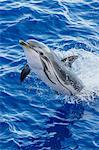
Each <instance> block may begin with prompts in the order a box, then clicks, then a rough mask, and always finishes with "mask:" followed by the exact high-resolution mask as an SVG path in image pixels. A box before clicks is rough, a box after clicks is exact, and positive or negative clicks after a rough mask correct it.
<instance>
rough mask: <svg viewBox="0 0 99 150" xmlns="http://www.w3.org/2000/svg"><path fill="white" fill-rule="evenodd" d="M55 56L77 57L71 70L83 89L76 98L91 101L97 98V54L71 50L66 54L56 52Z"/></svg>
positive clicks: (98, 93)
mask: <svg viewBox="0 0 99 150" xmlns="http://www.w3.org/2000/svg"><path fill="white" fill-rule="evenodd" d="M56 54H57V55H58V56H60V57H61V58H64V56H69V55H78V56H79V57H78V59H77V60H76V61H75V62H74V63H73V65H72V70H73V71H74V72H75V73H76V74H77V76H78V77H79V78H80V79H81V81H82V82H83V84H84V89H83V90H82V91H81V93H79V94H78V95H77V97H78V98H80V99H83V100H87V101H88V100H91V101H92V100H93V99H94V98H95V97H96V96H99V54H95V53H92V52H88V51H85V50H82V49H79V50H76V49H71V50H70V51H67V52H66V51H62V52H59V51H56Z"/></svg>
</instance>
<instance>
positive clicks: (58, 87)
mask: <svg viewBox="0 0 99 150" xmlns="http://www.w3.org/2000/svg"><path fill="white" fill-rule="evenodd" d="M19 43H20V45H21V46H22V47H23V49H24V53H25V56H26V59H27V64H26V65H25V66H24V68H23V70H22V72H21V75H20V80H21V81H23V80H24V79H25V78H26V76H27V75H28V74H29V73H30V72H31V71H32V72H34V73H35V74H36V75H37V76H38V78H40V79H41V80H42V81H43V82H45V83H46V84H47V85H48V86H49V87H51V88H53V89H54V90H55V91H57V92H58V93H62V94H65V95H75V94H78V93H79V92H80V91H81V90H82V89H83V88H84V85H83V83H82V81H81V80H80V79H79V78H78V77H77V75H76V74H75V73H74V72H73V71H72V70H71V67H72V63H73V62H74V61H75V60H76V59H77V58H78V56H77V55H74V56H68V57H65V58H63V59H61V58H59V57H58V56H57V55H56V54H55V52H54V51H52V50H51V49H50V48H49V47H48V46H47V45H45V44H44V43H42V42H39V41H37V40H34V39H32V40H31V39H30V40H27V41H23V40H20V41H19Z"/></svg>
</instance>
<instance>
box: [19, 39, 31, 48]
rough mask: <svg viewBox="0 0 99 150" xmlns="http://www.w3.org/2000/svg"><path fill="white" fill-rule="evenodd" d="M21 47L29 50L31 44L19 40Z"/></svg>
mask: <svg viewBox="0 0 99 150" xmlns="http://www.w3.org/2000/svg"><path fill="white" fill-rule="evenodd" d="M19 43H20V45H22V46H23V47H25V48H29V44H28V43H26V42H24V41H23V40H19Z"/></svg>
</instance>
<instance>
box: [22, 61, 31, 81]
mask: <svg viewBox="0 0 99 150" xmlns="http://www.w3.org/2000/svg"><path fill="white" fill-rule="evenodd" d="M29 73H30V67H29V65H28V64H26V65H25V66H24V68H23V70H22V72H21V75H20V81H21V82H22V81H23V80H24V79H25V78H26V76H27V75H28V74H29Z"/></svg>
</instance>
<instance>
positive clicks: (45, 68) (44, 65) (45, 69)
mask: <svg viewBox="0 0 99 150" xmlns="http://www.w3.org/2000/svg"><path fill="white" fill-rule="evenodd" d="M45 60H46V61H47V59H45ZM41 61H42V64H43V67H44V73H45V75H46V76H47V78H48V79H49V80H50V81H51V82H52V83H53V84H56V83H55V82H54V81H52V80H51V79H50V77H49V75H48V73H47V72H50V71H49V70H48V67H47V65H46V63H45V62H44V61H43V59H42V58H41ZM47 63H48V61H47Z"/></svg>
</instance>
